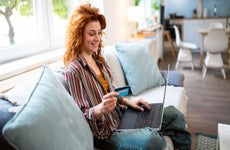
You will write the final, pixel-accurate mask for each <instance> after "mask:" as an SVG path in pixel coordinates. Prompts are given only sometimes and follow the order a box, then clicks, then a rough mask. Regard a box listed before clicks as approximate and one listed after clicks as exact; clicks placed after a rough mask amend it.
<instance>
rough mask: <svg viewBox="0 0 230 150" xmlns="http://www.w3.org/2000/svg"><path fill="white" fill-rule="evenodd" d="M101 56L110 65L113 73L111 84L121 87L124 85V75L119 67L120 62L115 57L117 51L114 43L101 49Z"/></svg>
mask: <svg viewBox="0 0 230 150" xmlns="http://www.w3.org/2000/svg"><path fill="white" fill-rule="evenodd" d="M103 56H104V58H105V60H106V62H107V64H108V66H109V67H110V71H111V74H112V75H113V85H114V86H115V87H122V86H125V85H126V81H125V76H124V73H123V70H122V68H121V64H120V62H119V60H118V57H117V51H116V48H115V46H114V45H109V46H105V47H104V49H103Z"/></svg>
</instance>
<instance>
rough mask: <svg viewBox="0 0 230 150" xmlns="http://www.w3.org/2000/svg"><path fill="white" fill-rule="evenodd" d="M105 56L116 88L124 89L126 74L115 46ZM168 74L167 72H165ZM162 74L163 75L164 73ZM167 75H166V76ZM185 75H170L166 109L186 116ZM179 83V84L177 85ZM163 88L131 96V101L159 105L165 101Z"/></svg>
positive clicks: (174, 72) (105, 48)
mask: <svg viewBox="0 0 230 150" xmlns="http://www.w3.org/2000/svg"><path fill="white" fill-rule="evenodd" d="M103 56H104V58H105V59H106V61H107V63H108V65H109V66H110V70H111V72H112V74H113V83H114V85H115V86H116V87H122V86H125V85H127V84H128V83H127V81H126V79H125V74H124V72H123V69H122V66H121V64H120V62H119V58H118V57H117V51H116V48H115V46H114V45H109V46H105V47H104V50H103ZM163 72H164V73H166V71H163ZM163 72H162V73H163ZM164 75H165V74H164ZM183 80H184V77H183V75H181V74H180V72H178V71H170V73H169V84H170V85H169V86H168V87H167V94H166V99H165V107H166V106H169V105H173V106H175V107H176V108H178V109H179V110H180V111H181V112H182V113H183V114H184V115H186V110H187V101H188V97H187V96H186V92H185V89H184V87H183V83H182V82H183ZM176 82H177V83H176ZM163 90H164V87H163V86H159V87H154V88H150V89H148V90H146V91H143V92H141V93H139V94H138V95H135V96H134V95H131V96H130V99H131V100H135V99H139V98H142V99H145V100H147V101H148V102H149V103H158V102H162V100H163Z"/></svg>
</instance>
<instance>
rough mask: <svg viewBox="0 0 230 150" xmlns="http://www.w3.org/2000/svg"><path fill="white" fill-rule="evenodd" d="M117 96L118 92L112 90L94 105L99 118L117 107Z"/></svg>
mask: <svg viewBox="0 0 230 150" xmlns="http://www.w3.org/2000/svg"><path fill="white" fill-rule="evenodd" d="M117 96H118V93H117V92H110V93H108V94H106V95H104V96H103V98H102V102H101V103H100V104H98V105H97V106H95V107H94V111H95V114H96V117H97V118H99V117H100V116H101V115H103V114H106V113H109V112H110V111H112V110H113V109H114V108H115V107H116V105H117Z"/></svg>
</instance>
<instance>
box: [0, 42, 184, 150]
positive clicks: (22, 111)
mask: <svg viewBox="0 0 230 150" xmlns="http://www.w3.org/2000/svg"><path fill="white" fill-rule="evenodd" d="M130 49H131V51H130ZM127 55H128V57H127ZM131 55H132V56H131ZM133 55H134V56H133ZM103 56H104V58H105V60H106V61H107V63H108V65H109V67H110V69H111V73H112V74H113V83H114V85H115V86H116V87H121V86H124V85H127V84H129V85H130V87H131V94H130V96H129V98H130V99H131V100H135V99H139V98H143V99H145V100H147V101H148V102H149V103H157V102H161V101H162V98H163V89H164V86H163V85H164V82H165V77H166V71H165V70H159V69H158V66H157V64H156V63H155V61H154V60H153V57H152V55H151V52H150V51H149V50H148V48H147V47H146V46H145V45H144V44H143V43H140V42H138V43H135V42H131V43H130V42H122V43H118V44H116V45H108V46H105V47H104V48H103ZM137 57H138V58H137ZM140 60H142V61H140ZM149 62H150V63H149ZM130 66H132V67H131V68H130ZM150 68H151V69H150ZM149 74H152V75H154V77H152V76H151V75H149ZM133 75H134V76H133ZM142 79H144V80H142ZM151 80H154V81H153V82H151ZM183 81H184V75H183V74H182V73H180V72H179V71H173V70H171V71H170V72H169V82H168V85H167V86H168V87H167V94H166V100H165V107H166V106H169V105H173V106H175V107H176V108H178V109H179V110H180V111H181V112H182V113H183V114H184V115H186V105H187V100H188V98H187V96H186V93H185V89H184V87H183ZM0 114H1V115H0V130H1V134H0V135H1V136H0V147H1V149H6V150H10V149H18V150H31V149H33V150H41V149H43V150H45V149H47V150H52V149H53V150H54V149H55V150H59V149H60V150H64V149H66V150H67V149H68V150H70V149H82V150H83V149H86V150H92V149H96V148H94V146H93V135H92V133H91V130H90V127H89V125H88V123H87V121H86V119H85V118H84V115H83V113H82V112H81V111H80V109H79V107H77V105H76V104H75V102H74V100H73V99H72V97H71V96H70V95H69V92H68V88H67V86H66V83H65V77H64V69H63V68H61V67H60V68H57V69H55V70H54V69H53V70H52V69H50V68H49V67H48V66H47V65H44V66H43V67H42V68H41V73H40V74H38V75H37V76H36V77H33V79H31V80H28V81H25V82H24V83H23V84H21V85H18V86H16V87H14V88H13V89H11V90H9V91H7V92H6V93H2V94H1V95H0ZM164 138H165V140H166V142H167V147H166V148H165V149H168V150H173V149H174V148H173V144H172V141H171V140H170V138H169V137H167V136H165V137H164Z"/></svg>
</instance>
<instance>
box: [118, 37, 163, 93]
mask: <svg viewBox="0 0 230 150" xmlns="http://www.w3.org/2000/svg"><path fill="white" fill-rule="evenodd" d="M116 50H117V52H118V58H119V60H120V63H121V66H122V68H123V70H124V72H125V76H126V79H127V81H128V84H129V85H130V88H131V92H132V94H133V95H137V94H139V93H141V92H143V91H145V90H147V89H149V88H152V87H157V86H161V85H162V84H164V82H165V80H164V79H163V77H162V75H161V73H160V71H159V68H158V66H157V65H156V63H155V62H154V58H153V57H152V54H151V52H150V51H149V50H148V48H147V45H146V43H144V42H140V41H139V42H121V43H118V44H117V45H116Z"/></svg>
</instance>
